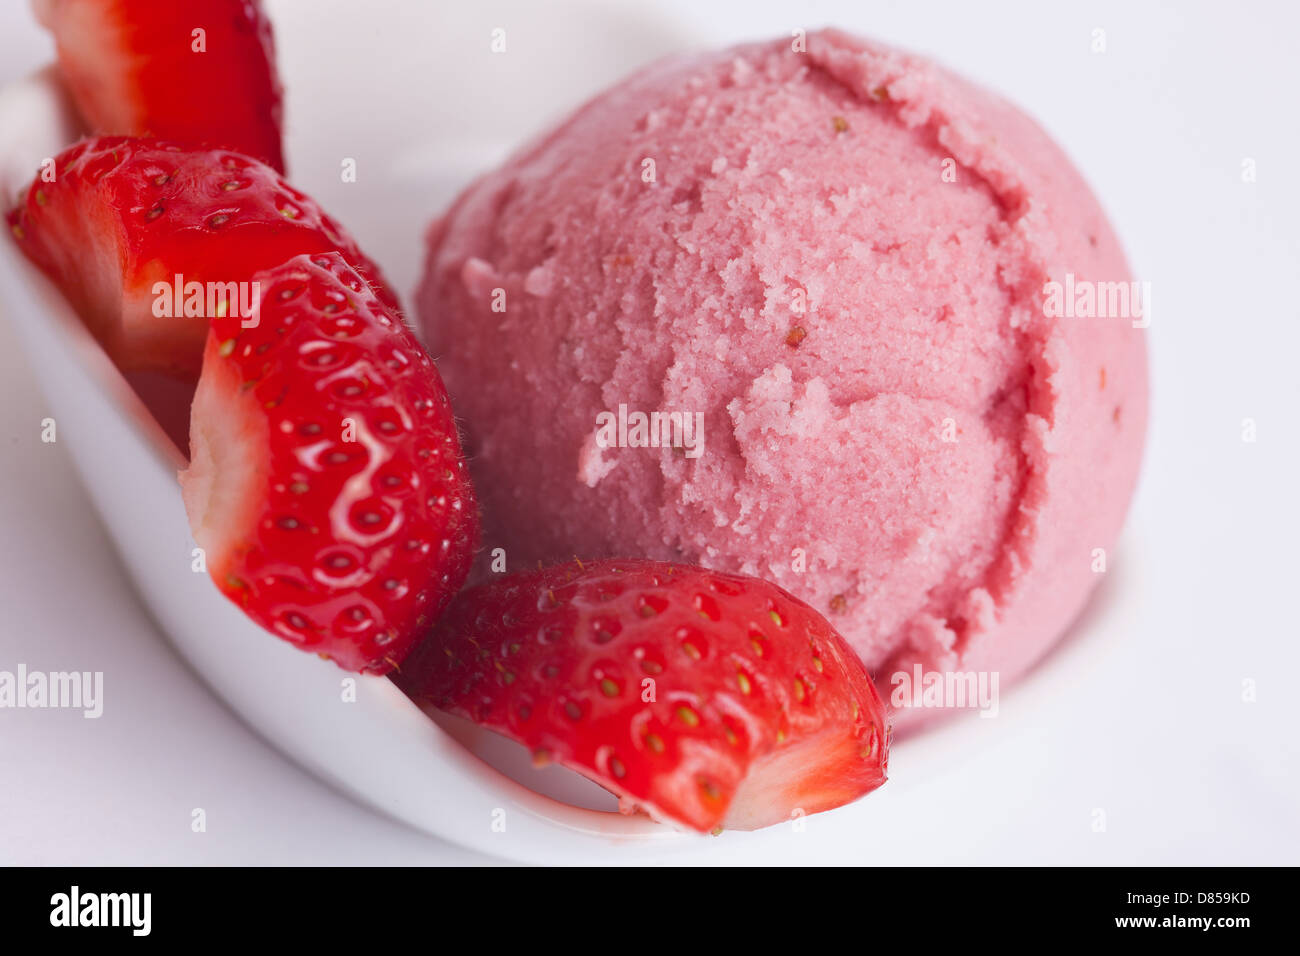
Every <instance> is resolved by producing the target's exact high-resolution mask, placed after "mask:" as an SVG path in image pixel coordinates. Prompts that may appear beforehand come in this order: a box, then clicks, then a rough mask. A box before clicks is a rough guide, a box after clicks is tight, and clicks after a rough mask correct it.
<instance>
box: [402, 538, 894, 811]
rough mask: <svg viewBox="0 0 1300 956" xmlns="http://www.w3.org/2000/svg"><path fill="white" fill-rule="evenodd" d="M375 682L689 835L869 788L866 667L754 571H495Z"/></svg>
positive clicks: (872, 695) (622, 564) (875, 750)
mask: <svg viewBox="0 0 1300 956" xmlns="http://www.w3.org/2000/svg"><path fill="white" fill-rule="evenodd" d="M393 680H394V682H395V683H396V684H397V685H398V686H399V687H400V688H401V689H402V690H403V691H404V692H405V693H406V694H407V695H408V696H410V697H411V698H412V699H413V700H414V701H416V702H417V703H418V704H420V705H421V707H423V708H425V709H427V710H433V709H439V710H444V711H446V712H448V713H451V714H454V715H456V716H459V717H465V718H468V719H470V720H472V721H475V722H477V723H479V724H481V725H483V726H485V727H488V728H490V729H492V730H494V731H497V732H498V733H501V734H504V735H505V736H507V737H509V738H511V739H513V740H516V741H518V742H519V743H521V744H523V745H524V746H526V747H528V748H530V749H531V750H532V751H533V753H534V757H535V759H536V760H539V761H552V760H553V761H556V762H558V763H560V764H562V765H564V766H566V767H569V768H571V769H573V770H576V771H578V772H579V773H582V774H584V775H586V776H588V777H590V778H591V779H592V780H595V781H596V782H597V783H599V784H600V785H601V786H603V787H605V788H606V789H607V790H610V791H611V792H613V793H614V794H616V795H618V796H619V797H620V798H621V800H623V801H624V803H625V805H636V806H638V807H640V808H643V809H644V810H646V811H647V812H648V813H650V814H651V815H652V816H654V817H656V818H658V819H662V820H668V821H673V822H675V823H678V824H681V825H684V826H686V827H690V828H692V829H695V830H699V831H709V830H713V829H715V828H716V827H718V826H725V827H729V828H736V829H755V828H758V827H763V826H768V825H770V824H773V823H777V822H780V821H782V820H789V819H791V817H792V815H796V814H797V813H799V812H802V813H816V812H818V811H820V810H828V809H831V808H832V807H837V806H840V805H842V804H845V803H848V802H849V801H851V800H855V799H857V798H858V797H860V796H862V795H863V794H865V793H867V792H869V791H871V790H874V789H875V788H876V787H878V786H880V784H882V783H883V782H884V781H885V769H886V762H887V756H888V746H889V727H888V723H887V721H886V716H885V710H884V707H883V705H882V703H881V701H880V697H879V696H878V695H877V693H876V690H875V688H874V686H873V685H872V683H871V680H870V678H869V677H868V676H867V674H866V672H865V671H864V670H863V669H862V666H861V664H859V662H858V660H857V658H856V656H855V655H854V654H853V652H852V650H850V649H849V647H848V646H847V645H846V644H845V643H844V641H843V639H841V638H840V636H839V635H838V634H836V633H835V630H834V629H833V628H832V627H831V626H830V624H829V623H827V621H826V619H825V618H823V617H822V616H821V615H819V614H818V613H817V612H816V611H814V610H813V609H812V608H810V607H809V606H808V605H806V604H804V603H803V602H801V601H799V600H798V599H796V598H794V597H792V596H791V595H790V594H788V593H787V592H785V591H783V590H781V589H780V588H778V587H776V586H775V585H773V584H770V583H768V582H766V581H762V580H759V579H756V578H748V577H742V576H738V575H732V574H721V573H717V572H713V571H708V570H705V569H702V568H696V567H688V566H683V565H673V564H665V563H661V562H655V561H646V560H607V561H600V562H596V563H594V564H587V565H585V566H583V565H580V564H577V563H574V564H572V565H566V566H563V567H555V568H549V569H544V570H539V571H530V572H527V573H523V574H517V575H513V576H511V577H507V578H503V579H501V580H498V581H494V582H492V583H489V584H486V585H482V586H480V587H477V588H472V589H470V590H468V591H465V592H463V593H462V594H461V595H460V596H459V597H457V598H456V599H455V600H454V601H453V602H452V604H451V606H450V608H449V609H448V610H447V612H446V613H445V614H444V615H443V617H442V618H441V619H440V620H439V621H438V623H437V624H436V625H435V626H434V629H433V631H432V632H431V633H430V635H429V636H428V637H427V638H425V639H423V640H422V641H421V643H420V644H419V645H418V646H417V647H416V649H415V650H414V651H412V652H411V654H410V655H409V656H408V658H407V659H406V661H405V663H403V665H402V667H401V670H400V671H399V672H398V673H396V674H394V676H393Z"/></svg>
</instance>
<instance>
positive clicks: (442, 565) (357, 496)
mask: <svg viewBox="0 0 1300 956" xmlns="http://www.w3.org/2000/svg"><path fill="white" fill-rule="evenodd" d="M253 281H255V282H257V283H258V284H259V288H260V302H261V306H260V309H259V310H258V312H257V313H256V315H254V316H253V317H252V319H249V320H245V319H241V318H240V317H239V316H237V315H228V316H223V317H218V318H214V319H213V320H212V330H211V334H210V336H209V338H208V341H207V349H206V354H205V356H204V361H203V374H202V376H201V377H200V379H199V384H198V389H197V392H196V395H195V400H194V407H193V415H192V418H191V424H190V459H191V463H190V467H189V468H188V469H187V470H186V471H184V472H182V474H181V484H182V490H183V493H184V496H185V503H186V511H187V513H188V514H189V516H190V522H191V526H192V530H193V533H194V537H195V541H196V542H197V543H198V544H199V545H200V547H202V548H203V549H204V551H205V554H206V560H207V566H208V571H209V573H210V574H211V576H212V578H213V580H214V581H215V582H216V584H217V586H218V587H219V588H220V589H221V591H222V592H223V593H224V594H225V595H226V596H227V597H229V598H230V599H231V600H232V601H234V602H236V603H237V604H239V606H240V607H242V608H243V609H244V611H245V612H246V613H247V614H248V615H249V616H250V617H252V618H253V619H254V620H255V621H257V622H258V623H259V624H261V625H262V626H263V627H265V628H266V629H268V630H270V631H272V632H273V633H275V634H277V635H279V636H280V637H282V638H284V639H286V640H288V641H290V642H292V643H293V644H295V645H297V646H298V647H300V648H302V649H304V650H308V651H313V652H316V653H319V654H321V655H323V656H325V657H328V658H330V659H331V660H333V661H334V662H335V663H337V664H338V665H339V666H341V667H343V668H346V669H348V670H354V671H366V672H371V673H384V672H386V671H387V670H389V669H390V668H392V667H393V666H395V665H396V664H397V663H398V662H400V661H401V660H402V658H403V657H404V656H405V654H406V652H407V651H408V650H409V648H410V647H411V645H412V644H413V642H414V640H415V638H416V635H417V633H418V632H419V631H420V630H421V629H423V628H425V627H426V626H427V625H429V624H430V623H431V622H432V621H433V620H434V619H435V618H436V617H437V615H438V614H439V613H440V611H441V610H442V609H443V607H444V606H445V605H446V603H447V602H448V601H449V600H450V598H451V596H452V595H453V594H454V593H455V592H456V591H457V589H459V587H460V586H461V584H462V583H463V582H464V579H465V575H466V573H467V572H468V570H469V565H470V562H471V560H472V555H473V549H474V546H475V543H476V539H477V533H478V515H477V510H476V505H475V501H474V495H473V491H472V489H471V487H470V483H469V479H468V475H467V471H466V468H465V465H464V462H463V460H462V458H461V452H460V445H459V439H458V437H457V434H456V429H455V424H454V421H453V419H452V414H451V406H450V404H449V402H448V400H447V394H446V391H445V390H444V388H443V386H442V382H441V380H440V379H439V377H438V374H437V370H436V369H435V368H434V366H433V361H432V359H430V358H429V356H428V354H427V353H426V352H425V351H424V349H423V348H422V347H421V346H420V344H419V343H418V342H417V341H416V339H415V337H414V336H413V335H412V334H411V332H410V331H409V330H408V329H407V328H406V326H405V325H404V324H403V322H402V321H401V318H400V316H398V314H397V313H396V312H394V311H392V310H391V309H389V308H388V307H387V306H385V305H384V303H383V302H381V301H380V299H379V298H378V297H377V295H376V294H375V293H374V291H373V290H372V289H371V288H370V286H369V285H368V284H367V283H366V282H365V281H364V280H363V279H362V278H361V276H360V275H359V274H358V273H356V272H355V271H354V270H353V269H352V268H351V267H350V266H348V264H347V263H346V262H345V261H344V260H343V258H342V257H341V256H339V255H338V254H337V253H330V254H322V255H315V256H305V255H304V256H298V257H296V258H294V259H292V260H290V261H289V262H286V263H285V264H283V265H281V266H278V267H276V268H274V269H272V270H269V271H267V272H262V273H258V274H257V275H256V276H255V277H254V280H253ZM246 324H247V325H249V326H251V327H245V325H246Z"/></svg>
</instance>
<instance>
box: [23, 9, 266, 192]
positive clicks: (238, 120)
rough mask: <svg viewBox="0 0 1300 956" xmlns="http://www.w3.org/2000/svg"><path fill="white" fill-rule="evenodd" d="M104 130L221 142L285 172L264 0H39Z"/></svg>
mask: <svg viewBox="0 0 1300 956" xmlns="http://www.w3.org/2000/svg"><path fill="white" fill-rule="evenodd" d="M35 8H36V15H37V17H38V18H39V19H40V21H41V23H43V24H44V25H45V26H46V28H48V29H49V30H50V31H51V32H52V33H53V34H54V42H55V45H56V47H57V48H58V55H59V67H60V70H61V71H62V73H63V76H64V78H65V79H66V81H67V84H68V87H69V89H70V90H71V93H72V97H73V100H74V101H75V102H76V104H77V107H78V109H79V110H80V111H81V114H82V116H83V117H84V118H85V119H86V122H87V123H88V124H89V125H90V127H91V128H92V129H93V130H94V131H95V132H96V133H111V134H115V135H121V136H157V137H161V138H163V139H172V140H179V141H181V142H184V143H190V144H193V145H196V146H197V145H210V146H221V147H224V148H226V149H233V150H237V151H239V152H242V153H247V154H248V155H250V156H255V157H257V158H258V159H260V160H262V161H263V162H266V163H270V164H271V165H272V166H274V167H275V168H276V169H278V170H280V171H281V172H283V170H284V156H283V152H282V148H281V144H280V121H281V91H280V82H279V80H278V78H277V77H276V71H275V44H274V41H273V38H272V36H271V24H270V21H268V20H267V18H266V15H265V14H264V13H263V12H262V6H261V4H260V3H259V2H258V0H186V2H184V3H178V2H177V0H37V2H36V3H35Z"/></svg>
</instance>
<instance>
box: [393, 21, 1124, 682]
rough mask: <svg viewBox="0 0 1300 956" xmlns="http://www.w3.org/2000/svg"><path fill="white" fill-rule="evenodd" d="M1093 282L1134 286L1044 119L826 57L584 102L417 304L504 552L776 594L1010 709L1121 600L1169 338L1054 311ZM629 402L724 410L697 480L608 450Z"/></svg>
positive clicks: (898, 60)
mask: <svg viewBox="0 0 1300 956" xmlns="http://www.w3.org/2000/svg"><path fill="white" fill-rule="evenodd" d="M1067 274H1070V275H1071V276H1072V277H1073V281H1074V282H1076V283H1080V282H1082V283H1088V282H1128V281H1129V280H1130V279H1131V275H1130V273H1129V269H1128V266H1127V264H1126V263H1125V260H1124V257H1123V253H1122V251H1121V249H1120V246H1119V244H1118V242H1117V241H1116V238H1115V236H1114V235H1113V233H1112V230H1111V228H1110V226H1109V224H1108V223H1107V221H1106V219H1105V216H1104V214H1103V213H1102V211H1101V209H1100V207H1099V206H1098V204H1097V202H1096V200H1095V199H1094V197H1093V196H1092V193H1091V192H1090V190H1089V189H1088V187H1087V185H1086V184H1085V183H1084V181H1083V180H1082V178H1081V177H1080V176H1079V174H1078V173H1077V172H1076V171H1075V169H1074V167H1073V166H1072V165H1071V164H1070V162H1069V161H1068V159H1067V158H1066V157H1065V156H1064V155H1063V154H1062V153H1061V151H1060V150H1059V149H1058V148H1057V147H1056V146H1055V144H1054V143H1053V142H1052V141H1051V140H1050V139H1049V138H1048V137H1047V136H1046V135H1045V134H1044V133H1043V132H1042V131H1041V130H1040V129H1039V128H1038V126H1037V125H1036V124H1035V123H1034V122H1033V121H1032V120H1030V119H1029V118H1027V117H1026V116H1025V115H1024V114H1023V113H1021V112H1019V111H1018V110H1017V109H1015V108H1014V107H1012V106H1010V105H1009V104H1007V103H1006V102H1005V101H1003V100H1002V99H1000V98H998V97H996V96H994V95H992V94H990V93H987V92H985V91H983V90H981V89H979V88H977V87H975V86H973V85H971V84H969V83H967V82H966V81H964V80H961V79H959V78H957V77H955V76H953V75H951V74H949V73H947V72H946V71H944V70H942V69H941V68H939V67H937V66H935V65H933V64H931V63H929V62H927V61H925V60H922V59H919V58H916V57H913V56H910V55H907V54H903V53H899V52H897V51H894V50H891V49H889V48H886V47H883V46H880V45H877V44H874V43H870V42H866V41H862V40H859V39H857V38H853V37H850V36H847V35H845V34H842V33H839V32H834V31H827V32H822V33H816V34H813V35H810V36H809V37H808V39H807V46H806V50H805V51H802V52H799V51H797V50H795V49H793V48H792V44H791V42H790V41H789V40H781V41H776V42H771V43H762V44H756V45H750V46H743V47H739V48H735V49H731V50H727V51H724V52H720V53H715V54H710V55H705V56H690V57H682V58H676V59H672V60H669V61H665V62H662V63H660V64H657V65H655V66H653V67H650V68H649V69H646V70H644V71H642V72H640V73H638V74H636V75H635V76H633V77H632V78H630V79H628V80H627V81H625V82H623V83H622V84H620V85H619V86H616V87H615V88H613V89H611V90H609V91H608V92H606V93H604V94H602V95H601V96H599V97H597V98H596V99H595V100H593V101H591V102H590V103H588V104H586V105H585V106H584V107H582V108H581V109H580V110H578V112H577V113H575V114H574V115H573V116H572V117H570V118H569V119H568V120H567V121H565V122H564V123H563V124H562V125H561V126H560V127H558V128H557V129H555V130H554V131H552V132H551V133H550V134H548V135H546V136H544V137H542V138H541V139H539V140H537V141H535V142H534V143H532V144H530V145H529V146H527V147H526V148H525V149H524V150H522V151H521V152H520V153H518V154H517V155H516V156H515V157H514V158H512V159H511V160H510V161H508V162H507V163H506V164H505V165H504V166H503V167H502V168H500V169H498V170H496V171H494V172H492V173H489V174H488V175H486V176H484V177H483V178H482V179H480V180H479V181H478V182H476V183H475V184H474V185H473V186H471V187H470V188H469V189H468V190H467V191H466V192H465V193H464V194H463V195H462V196H461V197H460V198H459V199H458V200H457V202H456V203H455V204H454V205H453V206H452V208H451V209H450V210H448V211H447V212H446V214H445V215H444V216H442V217H441V218H440V219H439V220H438V221H437V222H435V223H434V225H433V227H432V228H431V230H430V233H429V259H428V266H427V273H426V277H425V279H424V282H423V285H422V288H421V290H420V293H419V306H420V313H421V319H422V321H423V323H424V327H425V330H426V333H427V336H428V339H429V342H430V346H431V348H432V349H433V352H434V354H435V355H436V356H438V357H439V367H440V369H441V370H442V372H443V375H444V376H445V378H446V381H447V384H448V387H449V389H450V390H451V393H452V395H453V399H454V401H455V403H456V407H457V410H458V412H459V414H460V415H461V417H462V418H463V419H464V422H465V427H466V431H467V440H468V443H469V451H470V454H471V455H472V456H473V461H472V467H473V469H474V475H475V478H476V480H477V487H478V490H479V493H480V496H481V499H482V502H483V510H484V516H485V522H486V527H487V533H486V534H485V547H486V548H488V549H491V548H497V547H500V548H504V549H505V552H506V555H507V561H508V562H509V563H510V565H511V566H513V567H519V566H521V565H522V564H531V563H533V562H534V561H536V560H539V559H541V560H554V559H567V558H569V557H571V556H573V555H575V554H576V555H579V556H583V557H586V556H590V557H600V556H611V555H628V556H640V555H645V556H651V557H656V558H662V559H670V560H684V561H691V562H699V563H702V564H705V565H709V566H712V567H716V568H721V569H725V570H729V571H739V572H744V573H749V574H756V575H759V576H763V577H767V578H770V579H772V580H774V581H776V582H777V583H778V584H780V585H782V586H783V587H785V588H787V589H789V590H790V591H792V592H793V593H795V594H796V595H798V596H799V597H801V598H803V599H804V600H806V601H808V602H810V603H811V604H813V605H814V606H815V607H816V608H818V609H819V610H821V611H822V612H824V613H826V614H827V615H828V617H829V618H830V620H831V621H832V623H834V624H835V625H836V627H837V628H838V629H839V630H840V631H841V633H843V634H844V636H845V637H846V638H847V639H848V640H849V641H850V643H851V644H852V645H853V646H854V647H855V649H856V650H857V651H858V653H859V654H860V655H861V657H862V660H863V662H864V663H865V664H866V665H867V667H868V669H869V670H871V672H872V673H873V675H874V676H875V677H876V678H877V680H878V681H880V682H881V684H882V694H884V695H888V694H889V693H890V686H891V675H892V674H893V673H895V672H898V671H910V670H911V668H912V666H913V665H914V664H916V663H919V664H921V665H922V666H923V667H924V668H925V669H938V670H985V671H997V672H999V673H1000V676H1001V678H1002V681H1003V685H1004V686H1005V682H1006V681H1007V680H1009V679H1011V678H1012V677H1014V676H1015V675H1016V674H1018V673H1020V672H1021V671H1023V670H1024V669H1025V668H1026V667H1027V666H1028V665H1029V664H1031V663H1032V662H1033V661H1034V660H1035V659H1036V658H1037V657H1039V656H1040V655H1041V654H1042V652H1043V651H1044V650H1045V649H1046V648H1047V647H1048V646H1050V644H1051V643H1052V642H1053V641H1054V640H1055V639H1056V638H1057V637H1058V636H1059V635H1060V634H1061V633H1062V631H1063V630H1064V628H1065V627H1066V626H1067V625H1068V623H1069V622H1070V620H1071V619H1072V618H1073V617H1074V616H1075V614H1076V613H1077V612H1078V610H1079V608H1080V607H1081V605H1082V603H1083V601H1084V599H1085V597H1086V595H1087V594H1088V592H1089V591H1090V590H1091V588H1092V587H1093V585H1094V584H1095V583H1096V581H1097V580H1098V579H1099V574H1098V573H1097V572H1096V571H1095V570H1094V569H1095V568H1096V567H1097V552H1096V550H1095V549H1109V548H1110V547H1111V546H1112V544H1113V542H1114V540H1115V537H1116V535H1117V533H1118V531H1119V527H1120V524H1121V522H1122V520H1123V516H1124V512H1125V510H1126V507H1127V503H1128V500H1129V497H1130V494H1131V492H1132V488H1133V484H1134V481H1135V477H1136V473H1137V468H1138V464H1139V460H1140V457H1141V448H1142V441H1143V434H1144V430H1145V422H1146V356H1145V344H1144V339H1143V334H1144V333H1143V331H1142V329H1140V328H1135V327H1134V323H1135V319H1134V318H1133V317H1131V316H1118V317H1114V316H1112V317H1093V318H1061V317H1056V316H1054V315H1053V314H1050V310H1049V309H1045V307H1044V288H1045V283H1046V282H1048V281H1049V280H1055V281H1062V282H1063V281H1065V277H1066V275H1067ZM1138 324H1139V325H1140V324H1141V322H1140V321H1138ZM620 406H625V409H624V410H623V411H624V413H629V412H642V413H646V414H648V413H651V412H656V411H658V412H679V413H687V414H692V415H694V414H695V413H701V414H702V416H703V417H702V422H703V436H702V439H703V442H702V447H701V448H699V449H698V455H697V454H696V453H695V452H691V453H689V454H688V453H687V449H683V448H676V449H674V448H672V447H604V446H605V445H606V444H608V442H606V441H604V438H603V437H602V433H601V429H600V428H599V425H598V423H599V422H600V420H601V419H600V416H601V414H602V413H610V414H618V413H619V409H620ZM607 436H608V433H605V436H604V437H607ZM632 443H635V442H630V443H629V444H632Z"/></svg>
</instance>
